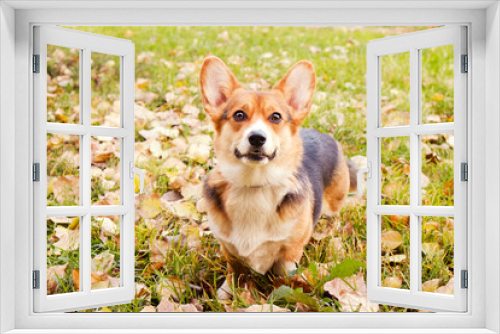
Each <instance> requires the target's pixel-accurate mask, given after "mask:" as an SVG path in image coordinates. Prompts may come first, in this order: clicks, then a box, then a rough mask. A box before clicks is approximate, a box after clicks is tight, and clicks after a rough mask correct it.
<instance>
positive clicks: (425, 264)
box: [421, 217, 454, 295]
mask: <svg viewBox="0 0 500 334" xmlns="http://www.w3.org/2000/svg"><path fill="white" fill-rule="evenodd" d="M453 252H454V221H453V218H449V217H422V287H421V290H422V291H426V292H435V293H444V294H450V295H452V294H454V288H453V277H454V274H453V273H454V265H453V259H454V256H453Z"/></svg>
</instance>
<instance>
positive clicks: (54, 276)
mask: <svg viewBox="0 0 500 334" xmlns="http://www.w3.org/2000/svg"><path fill="white" fill-rule="evenodd" d="M67 267H68V264H67V263H65V264H63V265H59V266H53V267H49V268H47V294H48V295H53V294H55V293H56V292H57V281H58V280H59V279H60V278H62V277H64V275H65V273H66V268H67Z"/></svg>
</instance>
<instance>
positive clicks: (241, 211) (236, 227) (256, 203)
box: [211, 187, 296, 262]
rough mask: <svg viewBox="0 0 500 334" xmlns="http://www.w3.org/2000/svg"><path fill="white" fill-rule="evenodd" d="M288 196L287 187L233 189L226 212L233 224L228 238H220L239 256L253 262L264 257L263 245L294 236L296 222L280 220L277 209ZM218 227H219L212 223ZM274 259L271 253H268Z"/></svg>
mask: <svg viewBox="0 0 500 334" xmlns="http://www.w3.org/2000/svg"><path fill="white" fill-rule="evenodd" d="M285 194H286V188H281V187H263V188H249V187H242V188H238V189H235V190H232V191H231V193H230V194H229V196H228V199H227V201H226V203H225V205H226V212H227V213H228V216H229V219H230V220H231V223H232V229H231V233H230V234H229V236H228V237H224V236H221V235H220V234H219V233H217V232H218V231H217V226H213V228H212V227H211V228H212V230H213V231H214V233H215V235H216V237H217V238H220V239H222V240H224V241H226V242H228V243H230V244H231V245H233V246H234V247H235V248H236V249H237V251H238V255H239V256H240V257H243V258H247V259H248V260H250V261H249V262H253V261H252V257H260V256H262V255H264V256H265V254H260V253H261V252H260V250H262V249H260V250H259V246H262V245H263V244H265V243H269V242H279V241H282V240H284V239H286V238H288V237H289V236H290V233H291V232H292V229H293V226H294V224H295V222H296V220H294V221H280V218H279V216H278V214H277V207H278V205H279V203H280V201H281V200H282V199H283V197H284V196H285ZM211 225H216V224H211ZM268 255H269V256H272V255H271V254H268Z"/></svg>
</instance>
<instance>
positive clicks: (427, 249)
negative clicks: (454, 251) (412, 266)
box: [422, 242, 441, 259]
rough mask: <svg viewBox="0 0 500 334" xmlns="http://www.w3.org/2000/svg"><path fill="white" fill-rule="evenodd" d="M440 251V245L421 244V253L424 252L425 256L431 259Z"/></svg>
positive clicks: (431, 243)
mask: <svg viewBox="0 0 500 334" xmlns="http://www.w3.org/2000/svg"><path fill="white" fill-rule="evenodd" d="M440 249H441V245H440V244H438V243H436V242H424V243H422V252H424V254H425V256H427V257H429V258H430V259H432V258H433V257H434V256H435V255H436V253H437V251H438V250H440Z"/></svg>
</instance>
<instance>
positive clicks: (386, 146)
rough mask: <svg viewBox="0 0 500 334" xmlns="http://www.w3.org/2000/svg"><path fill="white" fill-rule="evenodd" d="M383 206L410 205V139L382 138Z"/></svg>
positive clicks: (406, 137)
mask: <svg viewBox="0 0 500 334" xmlns="http://www.w3.org/2000/svg"><path fill="white" fill-rule="evenodd" d="M380 140H381V155H382V156H381V161H382V166H381V178H382V180H381V181H382V183H381V186H382V188H381V189H382V199H381V203H382V204H383V205H409V204H410V137H408V136H405V137H387V138H381V139H380Z"/></svg>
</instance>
